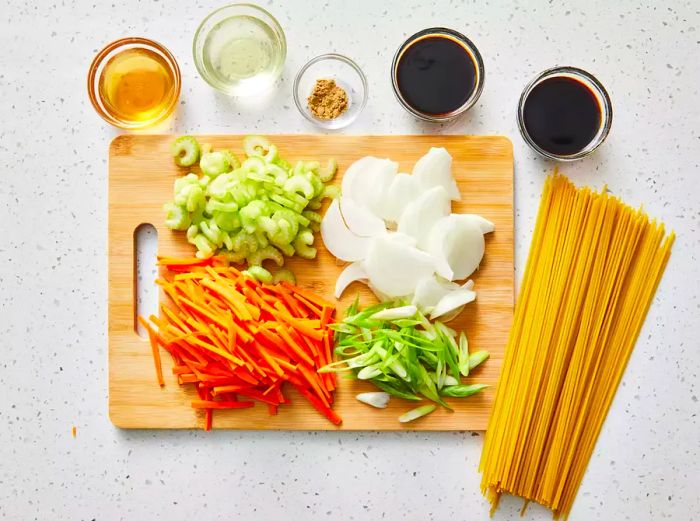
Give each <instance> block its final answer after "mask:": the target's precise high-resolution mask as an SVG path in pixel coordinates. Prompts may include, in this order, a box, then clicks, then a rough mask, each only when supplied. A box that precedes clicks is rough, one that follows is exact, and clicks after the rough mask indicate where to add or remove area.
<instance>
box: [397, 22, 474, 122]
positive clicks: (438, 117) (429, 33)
mask: <svg viewBox="0 0 700 521" xmlns="http://www.w3.org/2000/svg"><path fill="white" fill-rule="evenodd" d="M435 36H437V37H440V36H442V37H444V38H450V39H452V40H454V41H456V42H458V43H459V44H460V45H461V46H462V47H464V50H465V51H466V52H467V53H468V54H469V56H470V58H471V60H472V62H473V63H474V68H475V70H476V85H475V87H474V90H473V91H472V93H471V95H470V96H469V99H467V101H466V102H464V104H463V105H462V106H461V107H459V108H457V109H456V110H453V111H452V112H449V113H447V114H428V113H426V112H421V111H420V110H418V109H416V108H414V107H413V106H411V104H410V103H408V101H406V99H405V98H404V96H403V94H402V93H401V89H400V88H399V81H398V66H399V61H400V60H401V57H402V56H403V53H404V52H405V51H406V50H407V49H408V48H409V47H410V46H411V45H412V44H413V43H415V42H416V41H418V40H422V39H424V38H430V37H435ZM485 77H486V71H485V69H484V60H483V58H482V57H481V53H479V49H477V48H476V45H474V43H473V42H472V41H471V40H470V39H469V38H467V37H466V36H464V35H463V34H462V33H459V32H457V31H453V30H452V29H447V28H445V27H431V28H429V29H423V30H422V31H419V32H417V33H416V34H414V35H412V36H410V37H409V38H408V39H407V40H406V41H405V42H403V43H402V44H401V47H399V48H398V50H397V51H396V54H394V59H393V60H392V62H391V86H392V87H393V89H394V95H395V96H396V99H397V100H398V101H399V103H401V106H402V107H403V108H405V109H406V110H407V111H408V112H410V113H411V114H413V115H414V116H415V117H417V118H418V119H422V120H423V121H430V122H435V123H440V122H443V121H450V120H452V119H454V118H456V117H458V116H460V115H462V114H464V113H465V112H466V111H468V110H469V109H470V108H472V107H473V106H474V104H476V102H477V101H478V100H479V96H481V92H482V91H483V90H484V80H485Z"/></svg>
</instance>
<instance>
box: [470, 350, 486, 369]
mask: <svg viewBox="0 0 700 521" xmlns="http://www.w3.org/2000/svg"><path fill="white" fill-rule="evenodd" d="M488 358H489V352H488V351H477V352H476V353H473V354H471V355H469V370H470V371H471V370H472V369H474V368H475V367H477V366H478V365H480V364H481V363H482V362H484V361H485V360H488Z"/></svg>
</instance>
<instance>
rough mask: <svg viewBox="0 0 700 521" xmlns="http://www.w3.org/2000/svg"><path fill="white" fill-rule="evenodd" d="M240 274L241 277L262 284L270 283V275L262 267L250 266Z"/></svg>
mask: <svg viewBox="0 0 700 521" xmlns="http://www.w3.org/2000/svg"><path fill="white" fill-rule="evenodd" d="M241 273H242V274H243V275H247V276H249V277H252V278H254V279H256V280H258V281H260V282H264V283H265V284H270V283H272V273H270V272H269V271H267V270H266V269H265V268H263V267H262V266H250V267H249V268H248V269H246V270H243V271H242V272H241Z"/></svg>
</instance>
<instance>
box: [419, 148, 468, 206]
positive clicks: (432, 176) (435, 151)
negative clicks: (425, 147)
mask: <svg viewBox="0 0 700 521" xmlns="http://www.w3.org/2000/svg"><path fill="white" fill-rule="evenodd" d="M413 175H414V176H415V177H416V179H417V180H418V181H419V182H420V184H421V185H422V186H423V188H425V189H428V188H432V187H433V186H438V185H439V186H442V187H443V188H444V189H445V191H447V193H448V195H449V196H450V199H452V200H454V201H459V200H460V198H461V196H460V194H459V188H458V187H457V183H456V182H455V180H454V178H453V177H452V156H451V155H450V154H449V153H448V152H447V150H445V149H444V148H431V149H430V150H429V151H428V153H427V154H425V155H424V156H423V157H421V158H420V159H419V160H418V161H417V162H416V164H415V166H414V167H413Z"/></svg>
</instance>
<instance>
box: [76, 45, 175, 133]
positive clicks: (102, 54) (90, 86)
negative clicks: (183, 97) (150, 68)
mask: <svg viewBox="0 0 700 521" xmlns="http://www.w3.org/2000/svg"><path fill="white" fill-rule="evenodd" d="M127 45H137V46H139V47H141V48H144V49H151V50H155V51H157V52H158V53H159V54H161V55H163V57H164V58H165V62H166V63H167V64H168V66H169V67H170V70H171V72H172V73H173V83H174V85H173V87H174V93H175V95H174V96H173V98H172V101H171V102H170V104H169V105H168V107H167V108H166V109H164V110H163V111H162V113H161V114H159V115H158V116H156V117H154V118H153V119H150V120H146V121H139V122H135V123H129V122H125V121H122V120H120V119H117V118H115V117H114V116H112V115H111V114H110V113H109V112H107V111H106V110H105V109H104V107H103V105H102V103H101V102H100V99H99V95H98V93H97V92H96V87H95V80H96V79H97V75H98V72H100V71H101V70H102V66H103V65H104V63H105V61H106V60H107V58H108V57H110V56H111V55H112V53H114V51H116V50H118V49H120V48H121V47H125V46H127ZM181 88H182V79H181V75H180V66H179V65H178V64H177V60H176V59H175V56H173V54H172V53H171V52H170V51H169V50H168V49H167V47H165V46H164V45H163V44H161V43H158V42H157V41H155V40H151V39H150V38H144V37H142V36H126V37H124V38H119V39H118V40H115V41H113V42H111V43H108V44H107V45H105V46H104V47H103V48H102V49H101V50H100V51H99V52H98V53H97V54H96V55H95V57H94V58H93V59H92V62H91V63H90V69H89V71H88V76H87V90H88V96H89V97H90V103H92V106H93V108H94V109H95V112H97V114H98V115H99V116H100V117H101V118H102V119H104V120H105V121H106V122H107V123H109V124H110V125H114V126H115V127H118V128H123V129H125V130H137V129H141V128H145V127H149V126H151V125H155V124H157V123H159V122H161V121H163V120H164V119H165V118H167V117H168V116H169V115H170V114H171V113H172V111H173V108H174V107H175V105H177V102H178V100H179V99H180V91H181Z"/></svg>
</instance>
